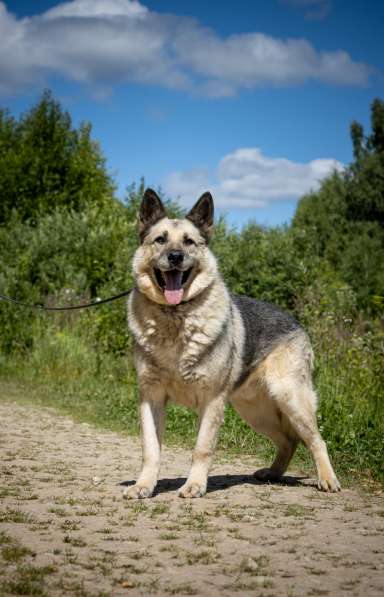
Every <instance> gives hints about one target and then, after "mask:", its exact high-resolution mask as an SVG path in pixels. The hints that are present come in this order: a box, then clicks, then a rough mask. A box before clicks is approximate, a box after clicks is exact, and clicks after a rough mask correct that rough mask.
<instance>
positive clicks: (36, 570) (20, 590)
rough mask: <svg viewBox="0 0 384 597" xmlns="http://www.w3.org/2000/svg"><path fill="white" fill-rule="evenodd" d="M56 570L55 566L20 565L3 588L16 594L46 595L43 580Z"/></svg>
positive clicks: (39, 596) (41, 596)
mask: <svg viewBox="0 0 384 597" xmlns="http://www.w3.org/2000/svg"><path fill="white" fill-rule="evenodd" d="M55 571H56V568H55V567H54V566H31V565H23V566H18V567H17V569H16V572H15V573H14V575H13V578H12V579H10V580H7V581H5V582H4V583H3V590H4V591H5V592H6V593H7V592H8V593H11V594H15V595H35V596H38V597H43V596H45V595H46V593H45V592H44V589H43V582H44V579H45V577H46V576H47V575H48V574H52V573H53V572H55Z"/></svg>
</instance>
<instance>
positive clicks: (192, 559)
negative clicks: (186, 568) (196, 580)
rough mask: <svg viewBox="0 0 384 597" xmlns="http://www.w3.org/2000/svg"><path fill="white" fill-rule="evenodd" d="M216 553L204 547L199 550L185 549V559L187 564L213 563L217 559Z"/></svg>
mask: <svg viewBox="0 0 384 597" xmlns="http://www.w3.org/2000/svg"><path fill="white" fill-rule="evenodd" d="M218 557H219V556H218V554H217V553H214V552H212V551H208V550H206V549H204V550H201V551H187V552H185V559H186V562H187V564H190V565H193V564H204V565H205V566H207V565H208V564H213V563H214V562H216V561H217V560H218Z"/></svg>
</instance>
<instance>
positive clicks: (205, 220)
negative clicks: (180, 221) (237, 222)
mask: <svg viewBox="0 0 384 597" xmlns="http://www.w3.org/2000/svg"><path fill="white" fill-rule="evenodd" d="M213 212H214V209H213V199H212V195H211V193H209V192H208V191H207V192H206V193H204V194H203V195H201V197H200V199H199V200H198V201H197V203H195V205H194V206H193V207H192V209H191V211H190V212H189V213H188V214H187V216H186V218H187V220H190V221H191V222H192V223H193V224H194V225H195V226H196V227H197V228H198V229H199V230H200V232H201V234H202V235H203V237H204V238H205V240H206V241H207V242H208V241H209V239H210V238H211V235H212V231H213Z"/></svg>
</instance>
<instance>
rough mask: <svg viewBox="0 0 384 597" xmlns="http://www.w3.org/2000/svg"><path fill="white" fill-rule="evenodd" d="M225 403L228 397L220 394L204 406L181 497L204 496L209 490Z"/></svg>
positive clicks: (180, 491)
mask: <svg viewBox="0 0 384 597" xmlns="http://www.w3.org/2000/svg"><path fill="white" fill-rule="evenodd" d="M225 405H226V397H225V396H222V395H220V396H217V397H215V398H213V399H211V400H209V401H208V402H206V403H205V404H204V405H203V406H202V409H201V411H200V426H199V433H198V436H197V442H196V446H195V450H194V452H193V456H192V467H191V470H190V473H189V476H188V479H187V481H186V483H185V484H184V485H183V486H182V487H181V488H180V490H179V496H180V497H184V498H186V497H202V496H203V495H205V493H206V491H207V480H208V471H209V468H210V465H211V462H212V456H213V452H214V450H215V447H216V442H217V437H218V434H219V429H220V425H221V423H222V422H223V419H224V409H225Z"/></svg>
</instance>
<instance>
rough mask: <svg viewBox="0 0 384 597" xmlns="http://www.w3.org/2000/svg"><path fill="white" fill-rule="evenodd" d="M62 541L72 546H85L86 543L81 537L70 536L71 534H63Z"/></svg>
mask: <svg viewBox="0 0 384 597" xmlns="http://www.w3.org/2000/svg"><path fill="white" fill-rule="evenodd" d="M63 542H64V543H69V544H70V545H72V546H73V547H85V546H86V545H87V542H86V541H84V539H81V537H72V536H71V535H65V536H64V539H63Z"/></svg>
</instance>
